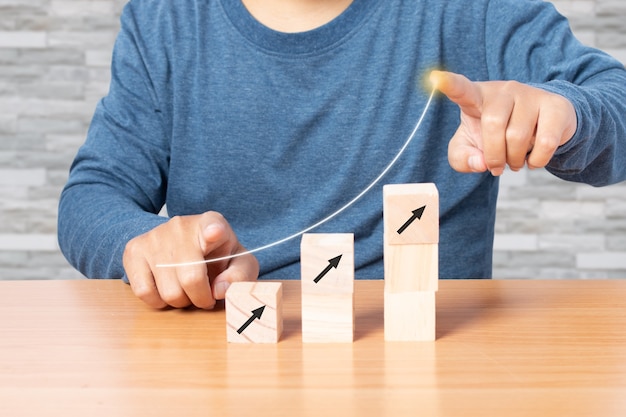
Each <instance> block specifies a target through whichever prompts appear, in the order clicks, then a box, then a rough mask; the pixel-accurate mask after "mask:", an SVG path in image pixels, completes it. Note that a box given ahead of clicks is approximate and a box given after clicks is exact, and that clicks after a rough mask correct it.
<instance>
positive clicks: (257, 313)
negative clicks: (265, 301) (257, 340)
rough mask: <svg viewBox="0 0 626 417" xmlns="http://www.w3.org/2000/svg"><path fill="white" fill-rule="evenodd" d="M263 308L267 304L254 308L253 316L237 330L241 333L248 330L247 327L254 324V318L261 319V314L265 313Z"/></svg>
mask: <svg viewBox="0 0 626 417" xmlns="http://www.w3.org/2000/svg"><path fill="white" fill-rule="evenodd" d="M263 310H265V306H263V307H259V308H256V309H254V310H252V317H250V318H249V319H248V321H246V322H245V323H244V324H243V326H241V327H240V328H239V330H237V333H239V334H241V333H242V332H243V331H244V330H246V327H248V326H249V325H250V324H252V322H253V321H254V319H259V320H261V315H262V314H263Z"/></svg>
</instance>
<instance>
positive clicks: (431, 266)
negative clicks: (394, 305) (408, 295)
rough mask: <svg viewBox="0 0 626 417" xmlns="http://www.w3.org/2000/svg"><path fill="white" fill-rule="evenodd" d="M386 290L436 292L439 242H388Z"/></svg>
mask: <svg viewBox="0 0 626 417" xmlns="http://www.w3.org/2000/svg"><path fill="white" fill-rule="evenodd" d="M384 267H385V291H389V292H405V291H410V292H413V291H437V290H438V289H439V244H437V243H430V244H422V245H385V248H384Z"/></svg>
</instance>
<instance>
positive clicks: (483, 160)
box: [430, 71, 577, 176]
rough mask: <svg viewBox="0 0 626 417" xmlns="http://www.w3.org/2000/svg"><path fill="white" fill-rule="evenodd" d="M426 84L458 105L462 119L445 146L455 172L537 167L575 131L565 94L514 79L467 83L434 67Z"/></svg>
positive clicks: (574, 119)
mask: <svg viewBox="0 0 626 417" xmlns="http://www.w3.org/2000/svg"><path fill="white" fill-rule="evenodd" d="M430 81H431V83H432V84H433V85H434V86H435V87H436V88H437V89H438V90H439V91H441V92H442V93H443V94H445V95H446V96H447V97H448V98H449V99H450V100H451V101H453V102H454V103H456V104H457V105H458V106H459V107H460V109H461V122H460V125H459V128H458V130H457V131H456V133H455V134H454V136H453V137H452V139H451V140H450V144H449V145H448V160H449V162H450V165H451V166H452V168H454V169H455V170H457V171H459V172H485V171H487V170H489V171H490V172H491V174H492V175H495V176H498V175H501V174H502V172H503V171H504V168H505V166H506V165H509V167H510V168H511V169H512V170H513V171H519V170H520V169H522V168H523V167H524V164H528V167H529V168H542V167H544V166H546V165H547V164H548V162H549V161H550V159H551V158H552V156H553V155H554V152H555V151H556V149H557V148H558V147H559V146H560V145H563V144H564V143H566V142H567V141H569V140H570V139H571V138H572V136H574V133H575V132H576V124H577V120H576V112H575V110H574V106H573V105H572V104H571V103H570V102H569V100H567V99H566V98H564V97H562V96H560V95H557V94H553V93H550V92H547V91H544V90H541V89H538V88H534V87H531V86H529V85H526V84H521V83H518V82H515V81H487V82H472V81H470V80H468V79H467V78H465V77H464V76H462V75H459V74H454V73H451V72H443V71H433V72H432V73H431V74H430Z"/></svg>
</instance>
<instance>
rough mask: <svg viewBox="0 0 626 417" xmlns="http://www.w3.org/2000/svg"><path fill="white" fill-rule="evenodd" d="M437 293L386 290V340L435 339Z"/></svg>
mask: <svg viewBox="0 0 626 417" xmlns="http://www.w3.org/2000/svg"><path fill="white" fill-rule="evenodd" d="M435 294H436V293H435V292H434V291H415V292H402V293H392V292H388V291H385V340H386V341H434V340H435V337H436V336H435V314H436V309H435Z"/></svg>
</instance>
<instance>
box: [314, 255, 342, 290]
mask: <svg viewBox="0 0 626 417" xmlns="http://www.w3.org/2000/svg"><path fill="white" fill-rule="evenodd" d="M342 256H343V255H339V256H335V257H334V258H332V259H329V260H328V266H326V268H324V270H323V271H322V272H320V274H319V275H318V276H317V277H316V278H315V279H314V280H313V282H315V283H316V284H317V283H318V282H320V280H321V279H322V278H324V276H325V275H326V274H328V272H329V271H330V270H331V269H332V268H335V269H337V266H338V265H339V261H340V260H341V257H342Z"/></svg>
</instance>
